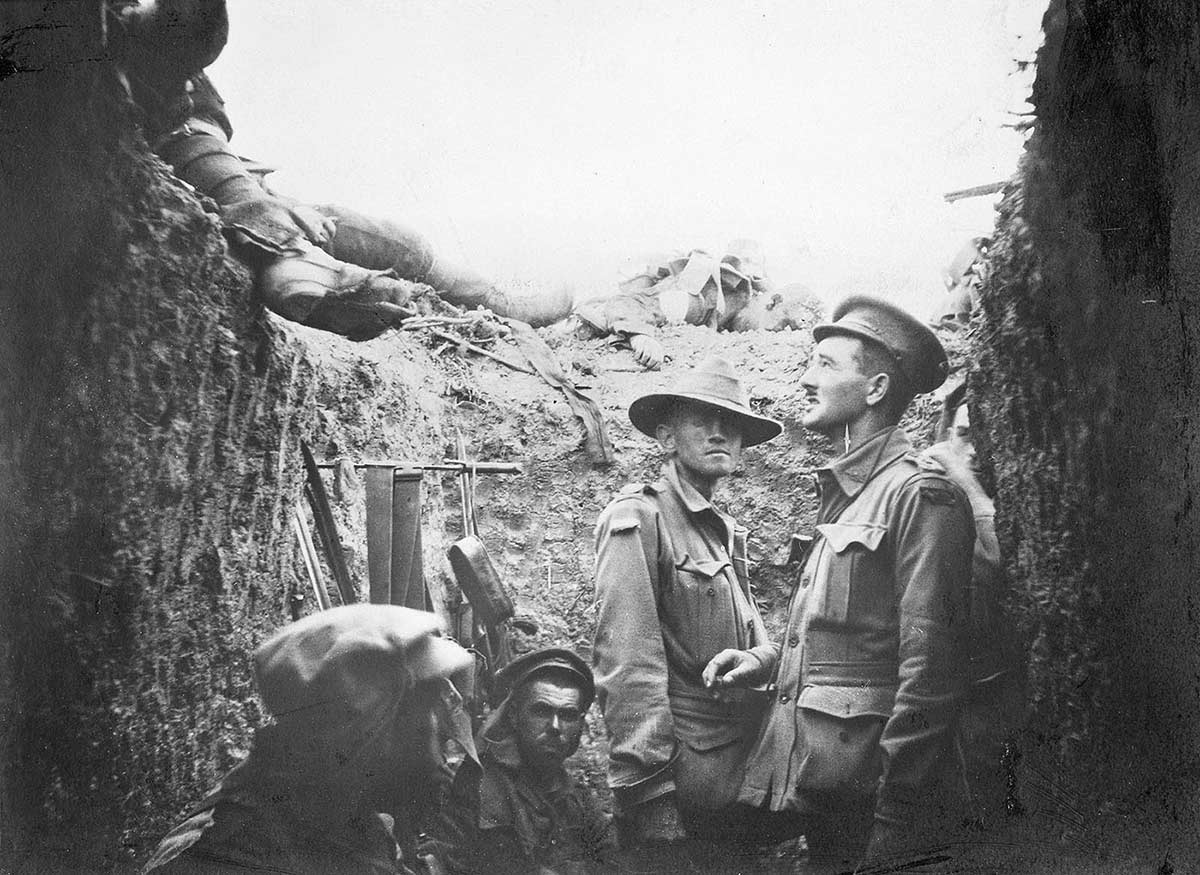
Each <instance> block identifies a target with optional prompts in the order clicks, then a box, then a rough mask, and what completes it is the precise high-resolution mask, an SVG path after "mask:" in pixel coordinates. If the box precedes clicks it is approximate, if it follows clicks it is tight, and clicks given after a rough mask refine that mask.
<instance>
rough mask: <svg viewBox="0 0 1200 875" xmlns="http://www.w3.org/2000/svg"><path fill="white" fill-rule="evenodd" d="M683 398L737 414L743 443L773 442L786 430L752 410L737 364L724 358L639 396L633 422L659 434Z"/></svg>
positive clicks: (710, 360) (631, 408)
mask: <svg viewBox="0 0 1200 875" xmlns="http://www.w3.org/2000/svg"><path fill="white" fill-rule="evenodd" d="M680 401H699V402H701V403H703V404H708V405H710V406H712V407H720V408H721V409H722V410H728V411H729V412H731V413H735V414H737V418H738V422H739V423H740V424H741V429H742V445H743V446H747V447H752V446H754V445H755V444H761V443H763V442H764V441H769V440H770V439H771V438H773V437H776V436H778V435H779V433H780V432H782V431H783V426H782V425H780V424H779V423H778V422H776V421H775V420H773V419H768V418H767V417H765V416H759V415H758V414H757V413H755V412H754V411H753V410H751V409H750V401H749V399H748V398H747V396H746V390H745V388H743V386H742V381H741V380H739V379H738V376H737V374H736V373H734V370H733V365H731V364H730V363H729V362H727V361H726V360H725V359H723V358H718V357H716V356H713V357H711V358H708V359H705V360H704V361H702V362H701V363H700V364H698V365H697V366H696V367H695V368H694V369H692V370H690V371H686V372H685V373H684V374H683V375H682V376H681V377H679V378H678V379H677V380H676V381H675V387H674V389H673V390H672V391H668V392H651V393H650V394H648V395H643V396H642V397H640V398H635V399H634V401H633V403H632V404H630V405H629V421H630V422H632V423H633V425H634V428H636V429H637V430H638V431H640V432H641V433H642V434H645V435H649V436H650V437H655V436H656V432H657V429H658V426H659V424H660V423H661V422H662V421H663V420H664V419H665V418H666V415H667V413H668V412H669V411H670V409H671V406H672V405H673V404H677V403H679V402H680Z"/></svg>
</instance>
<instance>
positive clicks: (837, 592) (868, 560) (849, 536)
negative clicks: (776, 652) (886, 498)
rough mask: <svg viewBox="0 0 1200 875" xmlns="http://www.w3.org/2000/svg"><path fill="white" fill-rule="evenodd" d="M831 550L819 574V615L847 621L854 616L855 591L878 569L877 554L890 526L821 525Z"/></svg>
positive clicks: (824, 554) (824, 556)
mask: <svg viewBox="0 0 1200 875" xmlns="http://www.w3.org/2000/svg"><path fill="white" fill-rule="evenodd" d="M817 531H818V532H820V533H821V536H822V537H823V538H824V539H825V542H826V544H827V545H828V549H826V550H822V551H821V557H820V559H819V563H820V564H819V565H818V567H817V569H816V574H815V586H816V589H815V590H814V593H813V595H814V597H815V599H816V606H817V613H818V614H819V615H820V616H822V617H824V618H826V619H829V620H835V621H838V622H842V621H845V620H846V618H847V616H848V615H849V613H850V604H851V599H852V594H853V588H854V587H856V586H859V587H861V586H863V585H865V584H867V583H868V581H867V580H865V579H864V577H863V575H864V574H869V573H870V572H869V570H868V568H869V566H877V565H879V562H878V560H877V558H876V557H877V551H878V550H879V547H880V545H881V544H882V543H883V538H884V535H886V534H887V527H886V526H881V525H879V524H877V523H825V524H823V525H819V526H817Z"/></svg>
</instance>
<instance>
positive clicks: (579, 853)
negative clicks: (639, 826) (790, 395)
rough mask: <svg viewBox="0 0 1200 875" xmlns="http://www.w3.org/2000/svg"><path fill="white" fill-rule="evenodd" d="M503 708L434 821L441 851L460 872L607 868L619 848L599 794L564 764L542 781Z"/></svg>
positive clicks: (490, 874)
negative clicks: (527, 760) (523, 758)
mask: <svg viewBox="0 0 1200 875" xmlns="http://www.w3.org/2000/svg"><path fill="white" fill-rule="evenodd" d="M501 718H502V713H501V712H500V711H496V712H493V713H492V716H491V717H490V718H489V719H488V722H487V723H485V724H484V726H483V728H482V729H481V730H480V732H479V735H478V736H477V737H476V739H475V743H476V746H477V747H478V750H479V765H476V764H475V763H473V762H471V761H470V760H467V761H466V762H464V763H463V765H462V767H461V768H460V769H459V770H458V774H457V775H456V776H455V779H454V788H453V791H452V793H451V795H450V798H449V800H448V801H447V803H446V805H445V806H444V807H443V809H442V812H441V815H440V816H439V818H438V821H437V823H436V824H435V826H434V827H433V828H432V829H431V832H432V833H433V836H434V839H435V842H436V845H437V855H438V857H439V858H440V859H441V861H442V862H443V863H444V864H445V868H446V870H447V871H448V872H451V873H454V875H474V873H484V875H501V873H522V872H534V871H538V870H539V867H544V868H545V869H547V870H551V871H555V872H570V873H573V875H583V873H587V872H600V871H606V870H607V869H608V863H609V858H611V857H612V856H613V854H614V853H615V852H616V841H615V839H614V837H613V836H612V830H611V828H610V825H609V822H608V818H606V817H605V816H604V813H603V811H602V810H601V808H600V804H599V801H598V800H597V799H596V798H595V796H594V794H593V793H592V792H591V791H590V790H589V789H588V788H587V787H586V786H585V785H583V784H582V783H581V782H579V781H575V780H572V778H571V777H570V776H569V775H568V774H567V772H566V770H565V769H563V770H562V771H561V772H560V773H559V774H558V775H557V776H555V778H554V780H552V781H549V782H545V781H543V782H538V781H536V780H535V779H534V777H533V774H532V773H531V772H530V771H529V770H528V769H527V768H526V766H525V765H524V763H523V762H522V761H521V753H520V748H519V746H518V744H517V741H516V737H515V736H514V735H513V733H512V730H511V729H510V728H509V726H508V725H507V723H506V722H505V721H504V720H503V719H501Z"/></svg>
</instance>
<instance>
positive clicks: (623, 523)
mask: <svg viewBox="0 0 1200 875" xmlns="http://www.w3.org/2000/svg"><path fill="white" fill-rule="evenodd" d="M641 525H642V521H641V520H640V519H639V518H638V516H637V514H635V513H623V512H622V513H614V514H613V518H612V521H611V522H610V523H609V524H608V531H609V532H610V533H612V534H614V535H616V534H618V533H620V532H633V531H636V530H637V529H639V528H641Z"/></svg>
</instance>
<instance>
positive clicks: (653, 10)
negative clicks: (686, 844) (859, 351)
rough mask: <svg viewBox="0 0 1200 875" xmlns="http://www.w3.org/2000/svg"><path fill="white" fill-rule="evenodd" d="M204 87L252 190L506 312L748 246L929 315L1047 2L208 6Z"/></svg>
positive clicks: (845, 287) (257, 2) (1005, 156)
mask: <svg viewBox="0 0 1200 875" xmlns="http://www.w3.org/2000/svg"><path fill="white" fill-rule="evenodd" d="M228 6H229V14H230V23H231V33H230V39H229V43H228V45H227V46H226V48H225V51H224V52H223V54H222V56H221V57H220V59H219V60H218V61H217V62H216V63H215V64H214V65H213V66H212V67H210V68H209V73H210V75H211V77H212V79H213V81H214V82H215V83H216V85H217V87H218V89H220V91H221V92H222V94H223V96H224V97H225V100H226V103H227V109H228V112H229V115H230V118H231V120H232V122H233V126H234V138H233V145H234V147H235V150H236V151H238V152H239V154H242V155H246V156H249V157H253V158H255V159H257V160H260V161H263V162H266V163H268V164H270V165H272V166H275V167H277V168H279V170H278V172H276V173H275V174H273V175H272V177H271V184H272V185H273V186H274V187H275V188H277V189H278V190H280V191H281V192H284V193H286V194H289V195H292V196H295V197H298V198H301V199H306V200H310V201H312V202H314V203H339V204H342V205H345V206H348V207H352V208H354V209H357V210H359V211H361V212H367V213H371V214H375V215H379V216H382V217H387V218H391V219H394V220H397V221H400V222H403V223H405V224H407V225H409V226H411V227H413V228H416V229H417V230H419V231H421V232H422V233H423V234H424V235H425V236H427V237H428V238H429V239H430V240H431V241H432V242H433V244H434V245H435V247H436V248H437V249H438V250H439V251H440V252H442V253H444V254H445V256H446V257H448V258H452V259H454V260H457V261H458V262H460V263H463V264H465V265H467V266H469V267H471V268H473V269H475V270H477V271H480V272H482V273H484V274H485V275H488V276H490V277H493V278H494V279H496V280H497V281H499V282H501V283H502V284H503V283H511V284H513V285H515V286H519V287H521V288H524V289H526V290H536V289H538V288H543V287H553V286H559V285H563V284H569V285H571V286H573V287H574V288H575V289H576V290H577V294H578V295H579V296H581V297H586V296H588V295H591V294H597V293H601V292H603V291H606V290H609V289H611V288H612V287H613V284H614V282H615V280H616V277H617V276H618V274H619V272H620V271H621V270H622V268H623V267H625V266H626V265H628V264H630V263H633V262H637V261H638V260H639V259H642V258H644V257H646V256H648V255H651V254H653V253H657V252H672V251H678V250H688V249H692V248H696V247H700V248H705V249H708V250H709V251H721V250H723V248H724V246H725V244H726V243H727V242H728V241H730V240H733V239H735V238H751V239H755V240H757V241H759V242H760V243H761V244H762V246H763V250H764V253H765V256H766V265H767V271H768V274H769V275H770V276H771V278H772V279H774V280H775V281H776V282H777V283H786V282H803V283H805V284H807V285H808V286H810V287H811V288H812V289H813V290H814V291H816V292H817V293H818V294H820V295H821V296H823V297H825V298H826V299H827V300H829V301H831V302H832V301H834V300H836V299H837V298H839V297H841V296H843V295H845V294H848V293H851V292H872V293H876V294H884V295H887V296H889V297H891V298H893V299H894V300H896V301H897V302H898V303H901V304H903V305H905V306H908V307H910V308H911V309H913V310H914V312H919V313H920V314H921V315H927V314H928V312H929V311H930V310H931V308H932V307H933V305H934V304H936V302H937V299H938V296H940V295H941V294H942V289H943V286H942V284H941V277H940V273H941V270H942V269H943V267H944V266H945V265H946V264H947V263H948V262H949V260H950V259H951V258H952V257H953V255H954V253H955V251H956V250H957V248H958V247H959V245H960V244H961V243H962V241H963V240H965V239H966V238H968V237H971V236H974V235H976V234H984V233H988V232H989V231H990V229H991V227H992V223H993V220H994V206H993V205H994V203H995V200H996V199H995V198H986V197H985V198H974V199H971V200H965V201H959V202H957V203H956V204H947V203H946V202H945V201H944V199H943V197H942V195H943V194H944V193H945V192H947V191H951V190H954V189H959V188H964V187H967V186H972V185H979V184H982V183H987V182H992V181H995V180H999V179H1003V178H1006V177H1008V176H1010V175H1011V174H1012V173H1013V171H1014V169H1015V167H1016V161H1017V158H1018V156H1019V154H1020V150H1021V146H1022V135H1021V134H1019V133H1018V132H1016V131H1015V130H1013V129H1012V127H1011V125H1012V123H1013V122H1014V121H1016V120H1017V119H1018V116H1017V115H1015V114H1014V113H1018V112H1021V111H1025V110H1027V109H1028V107H1027V106H1024V105H1023V100H1024V98H1025V96H1026V95H1027V93H1028V86H1029V79H1030V75H1031V72H1030V71H1028V70H1027V71H1026V72H1025V73H1024V74H1018V73H1017V72H1016V69H1017V65H1016V63H1015V60H1016V59H1023V60H1028V59H1031V58H1032V55H1033V52H1034V51H1035V50H1036V48H1037V45H1038V44H1039V43H1040V39H1041V37H1040V32H1039V30H1038V25H1039V23H1040V18H1041V13H1042V11H1043V10H1044V7H1045V0H937V2H934V0H904V2H902V3H897V2H894V0H784V2H766V0H762V2H756V0H738V2H735V0H709V2H699V0H608V2H604V3H588V2H582V0H571V2H567V0H562V2H555V0H525V2H514V0H456V2H450V3H447V2H444V0H394V2H389V0H336V2H335V0H305V2H304V3H302V4H300V3H295V2H293V0H229V2H228Z"/></svg>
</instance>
